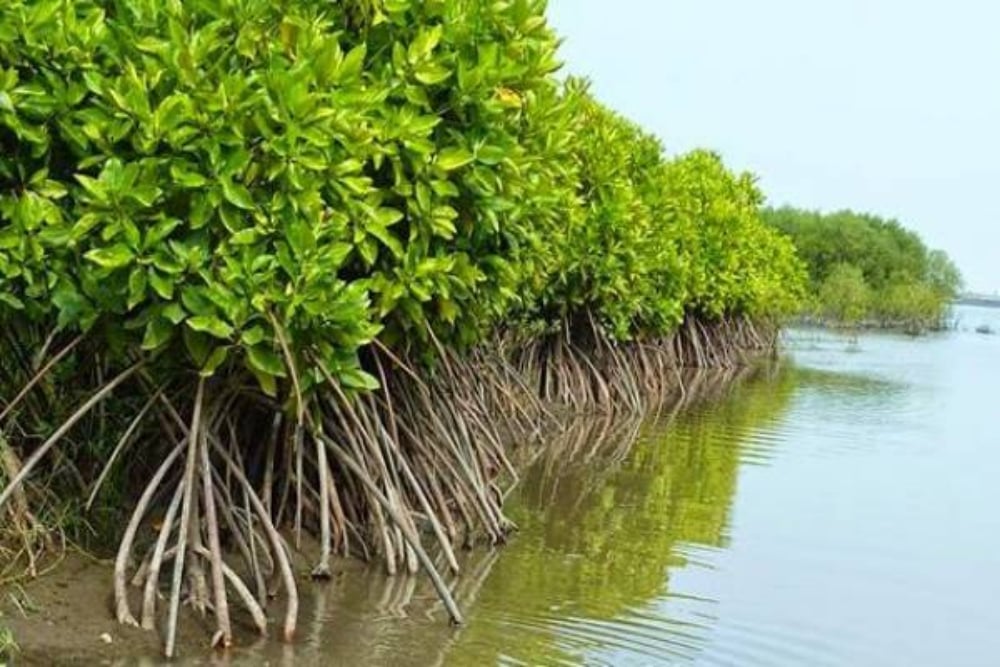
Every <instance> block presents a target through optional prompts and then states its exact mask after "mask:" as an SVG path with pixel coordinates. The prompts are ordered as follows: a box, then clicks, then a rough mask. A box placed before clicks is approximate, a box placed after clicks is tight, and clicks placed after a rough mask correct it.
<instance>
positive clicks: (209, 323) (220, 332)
mask: <svg viewBox="0 0 1000 667" xmlns="http://www.w3.org/2000/svg"><path fill="white" fill-rule="evenodd" d="M185 324H187V326H188V327H189V328H191V329H192V330H194V331H200V332H202V333H206V334H209V335H211V336H214V337H215V338H221V339H223V340H227V339H229V338H230V337H232V335H233V328H232V327H231V326H230V325H228V324H226V323H225V322H223V321H222V320H220V319H219V318H218V317H213V316H211V315H195V316H193V317H189V318H188V319H187V320H186V322H185Z"/></svg>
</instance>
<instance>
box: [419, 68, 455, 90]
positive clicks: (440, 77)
mask: <svg viewBox="0 0 1000 667" xmlns="http://www.w3.org/2000/svg"><path fill="white" fill-rule="evenodd" d="M413 75H414V76H415V77H417V81H419V82H420V83H422V84H424V85H425V86H435V85H437V84H439V83H442V82H444V81H446V80H447V79H448V77H450V76H451V70H450V69H448V68H447V67H444V66H443V65H438V64H437V63H424V64H423V65H420V66H418V67H417V68H416V69H415V70H414V72H413Z"/></svg>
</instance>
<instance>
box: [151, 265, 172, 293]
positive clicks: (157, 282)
mask: <svg viewBox="0 0 1000 667" xmlns="http://www.w3.org/2000/svg"><path fill="white" fill-rule="evenodd" d="M148 273H149V284H150V286H151V287H152V288H153V291H154V292H156V293H157V294H159V295H160V297H161V298H163V299H168V300H169V299H172V298H174V281H173V280H171V279H170V277H169V276H162V275H160V273H159V272H158V271H157V270H156V269H154V268H153V267H149V272H148Z"/></svg>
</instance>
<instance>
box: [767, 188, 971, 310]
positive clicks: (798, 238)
mask: <svg viewBox="0 0 1000 667" xmlns="http://www.w3.org/2000/svg"><path fill="white" fill-rule="evenodd" d="M764 219H765V220H766V221H767V222H768V224H770V225H771V226H773V227H774V228H776V229H778V230H780V231H781V232H782V233H784V234H786V235H788V236H789V237H790V238H791V239H792V241H793V243H794V244H795V248H796V250H797V252H798V254H799V256H800V257H801V258H802V259H803V260H804V261H805V263H806V266H807V267H808V270H809V278H810V284H811V286H812V293H813V296H814V302H813V304H812V308H814V309H815V310H816V311H817V312H818V314H819V315H821V316H822V317H825V318H830V319H832V320H835V321H839V322H842V323H846V324H857V323H861V322H869V323H877V324H880V325H888V326H906V327H910V328H920V327H924V326H936V325H938V324H939V323H940V322H941V320H942V319H943V317H944V315H945V313H946V311H947V308H948V306H949V304H950V302H951V300H952V299H953V298H954V297H955V296H956V294H957V293H958V290H959V288H960V287H961V284H962V276H961V274H960V273H959V271H958V269H957V268H956V267H955V265H954V263H953V262H952V261H951V259H950V258H949V257H948V255H947V254H946V253H944V252H943V251H941V250H931V249H929V248H927V246H926V245H925V244H924V242H923V241H922V240H921V238H920V237H919V236H918V235H917V234H916V233H914V232H912V231H910V230H908V229H906V228H904V227H903V226H902V225H901V224H900V223H898V222H896V221H895V220H884V219H882V218H879V217H877V216H874V215H868V214H861V213H854V212H851V211H839V212H836V213H830V214H823V213H819V212H814V211H803V210H799V209H794V208H789V207H785V208H780V209H768V210H766V211H764Z"/></svg>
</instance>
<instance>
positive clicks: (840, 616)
mask: <svg viewBox="0 0 1000 667" xmlns="http://www.w3.org/2000/svg"><path fill="white" fill-rule="evenodd" d="M957 314H958V316H959V319H960V323H959V328H958V330H956V331H954V332H949V333H943V334H935V335H932V336H927V337H923V338H916V339H914V338H907V337H903V336H896V335H888V334H871V335H863V336H861V338H860V339H859V340H858V341H857V342H856V343H852V342H850V341H848V340H847V339H845V338H843V337H838V336H834V335H831V334H828V333H820V332H812V331H793V332H790V333H789V334H787V336H786V338H787V340H786V350H787V359H786V360H785V363H783V364H782V365H781V367H780V369H767V370H765V371H762V372H759V373H757V374H756V375H755V377H753V378H751V379H748V380H745V381H742V382H738V383H736V384H734V385H731V386H730V387H729V388H728V389H726V390H724V391H723V390H719V389H717V388H715V389H713V388H712V387H709V389H708V391H707V393H708V394H710V395H712V394H719V393H720V392H721V395H717V396H715V397H714V398H712V399H711V400H707V401H703V402H700V403H697V404H696V405H694V406H691V407H687V408H684V409H682V410H680V411H678V412H677V413H676V414H665V415H661V416H660V417H659V418H658V419H650V420H647V421H646V422H645V423H642V424H631V423H618V424H614V425H607V424H602V423H600V422H594V423H589V422H588V423H580V424H578V425H577V426H576V427H575V429H574V430H573V432H571V433H567V434H565V435H564V436H563V437H561V438H560V439H559V441H558V442H557V444H556V446H555V447H553V448H552V449H551V450H549V451H547V452H546V453H545V454H544V455H543V456H542V458H540V459H539V460H538V461H537V462H536V464H535V465H534V466H533V467H532V468H530V470H529V472H528V473H527V474H526V476H525V479H524V480H523V482H522V485H521V486H520V491H519V492H518V495H517V497H516V498H514V499H513V501H512V502H513V504H512V506H511V508H510V513H511V515H512V516H513V517H514V518H515V519H516V520H517V521H518V523H519V525H520V528H521V530H520V532H519V533H518V534H517V536H516V537H515V538H514V539H513V540H512V541H511V543H510V544H509V545H507V546H506V547H505V548H503V549H502V550H499V551H494V552H473V553H471V554H469V555H468V556H467V558H466V562H465V571H464V574H463V576H462V577H461V578H459V579H458V580H456V581H455V585H456V587H457V597H458V598H459V600H460V602H461V604H462V605H463V608H464V609H465V611H466V614H467V623H466V625H465V626H464V627H462V628H458V629H452V628H449V627H448V625H447V623H446V617H445V614H444V613H443V610H442V609H441V608H440V605H439V604H438V603H437V602H436V601H435V598H434V594H433V590H432V589H431V588H430V586H429V585H428V584H427V583H426V582H425V581H424V580H423V579H411V578H398V579H395V580H392V579H388V578H386V577H383V576H382V575H380V574H378V573H377V572H371V571H365V570H362V569H360V568H354V567H350V568H349V569H347V570H345V571H343V572H341V573H340V575H339V576H338V577H337V578H336V579H335V580H334V581H333V582H332V583H331V584H330V585H329V586H325V587H322V588H319V589H316V588H308V589H307V590H308V591H309V592H306V593H305V598H304V601H303V607H304V609H303V612H304V613H303V620H302V625H301V632H300V637H301V639H300V641H299V642H298V644H297V645H295V646H280V645H277V644H273V643H268V644H261V645H260V646H258V647H255V648H250V649H243V650H240V651H237V652H235V653H234V654H233V656H232V662H234V663H236V664H242V663H247V664H251V663H254V664H255V663H259V662H262V661H265V660H266V661H268V662H270V663H271V664H344V665H402V666H407V665H489V664H504V665H520V664H527V665H603V664H608V665H659V664H664V665H672V664H680V665H689V664H690V665H739V666H743V665H768V666H773V665H796V666H798V665H970V666H971V665H997V664H1000V657H998V656H1000V631H998V628H1000V607H998V600H1000V573H998V565H1000V514H998V510H1000V485H998V484H997V478H998V474H1000V430H998V428H997V426H998V421H1000V420H998V417H1000V404H998V398H997V394H998V389H1000V336H985V335H982V334H977V333H975V331H974V330H975V328H976V327H977V326H979V325H981V324H984V323H990V324H992V326H993V328H994V329H996V330H1000V310H988V309H982V308H973V307H962V308H959V309H958V311H957ZM704 382H707V383H708V384H711V383H712V382H713V380H712V379H711V378H709V379H708V380H704Z"/></svg>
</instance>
